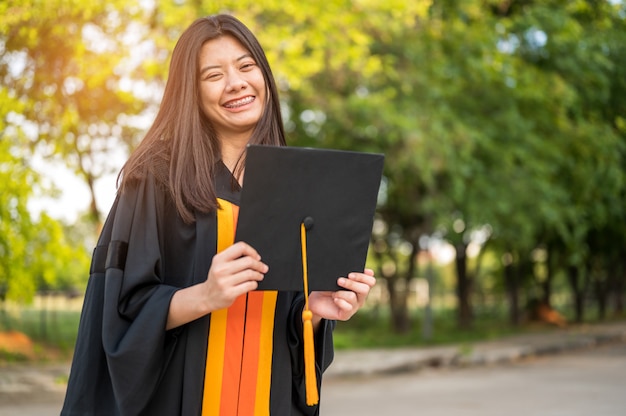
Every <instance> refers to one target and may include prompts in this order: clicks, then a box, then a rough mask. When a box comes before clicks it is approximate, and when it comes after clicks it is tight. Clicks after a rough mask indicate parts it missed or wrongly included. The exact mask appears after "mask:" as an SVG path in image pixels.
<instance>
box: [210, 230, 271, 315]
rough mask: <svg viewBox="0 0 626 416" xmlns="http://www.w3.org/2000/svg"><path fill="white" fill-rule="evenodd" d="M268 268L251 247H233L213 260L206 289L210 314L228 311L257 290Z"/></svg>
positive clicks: (236, 244) (242, 243)
mask: <svg viewBox="0 0 626 416" xmlns="http://www.w3.org/2000/svg"><path fill="white" fill-rule="evenodd" d="M268 269H269V267H268V266H267V265H266V264H265V263H263V262H262V261H261V256H260V255H259V253H257V251H256V250H255V249H254V248H252V246H250V245H249V244H246V243H244V242H242V241H240V242H238V243H235V244H233V245H232V246H230V247H228V248H227V249H225V250H223V251H221V252H220V253H218V254H216V255H215V256H214V257H213V262H212V264H211V268H210V269H209V273H208V275H207V280H206V282H204V289H205V293H206V296H207V298H206V299H207V302H208V305H210V306H209V309H210V310H211V311H213V310H217V309H222V308H227V307H229V306H230V305H232V303H233V302H234V301H235V299H237V298H238V297H239V296H241V295H243V294H244V293H248V292H250V291H251V290H255V289H256V288H257V286H258V282H259V281H261V280H263V277H264V276H265V273H267V271H268Z"/></svg>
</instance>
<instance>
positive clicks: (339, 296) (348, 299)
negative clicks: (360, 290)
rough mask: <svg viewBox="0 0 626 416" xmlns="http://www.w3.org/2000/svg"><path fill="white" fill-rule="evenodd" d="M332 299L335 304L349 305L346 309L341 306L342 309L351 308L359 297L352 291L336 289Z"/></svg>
mask: <svg viewBox="0 0 626 416" xmlns="http://www.w3.org/2000/svg"><path fill="white" fill-rule="evenodd" d="M333 300H334V301H335V304H337V305H338V306H339V305H344V306H345V305H349V306H347V309H346V307H343V308H342V309H346V310H352V308H354V306H356V305H358V301H359V298H358V296H357V294H356V293H354V292H352V291H348V290H338V291H337V292H335V293H334V294H333Z"/></svg>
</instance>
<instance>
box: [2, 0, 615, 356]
mask: <svg viewBox="0 0 626 416" xmlns="http://www.w3.org/2000/svg"><path fill="white" fill-rule="evenodd" d="M218 12H227V13H232V14H234V15H235V16H237V17H238V18H239V19H241V20H242V21H243V22H244V23H245V24H246V25H248V26H249V27H250V28H251V29H252V30H253V32H254V33H255V34H256V35H257V36H258V38H259V40H260V42H261V44H262V45H263V46H264V48H265V51H266V53H267V56H268V59H269V61H270V65H271V66H272V69H273V71H274V76H275V78H276V80H277V82H278V85H279V88H280V94H281V95H280V98H281V104H282V110H283V116H284V122H285V128H286V131H287V134H288V142H289V144H290V145H293V146H313V147H326V148H336V149H349V150H356V151H365V152H380V153H384V154H385V155H386V162H385V170H384V178H383V181H382V183H381V188H380V192H379V201H378V209H377V214H376V219H375V224H374V229H373V233H372V242H371V248H370V250H369V256H368V266H369V267H371V268H373V269H374V270H375V271H376V275H377V277H378V284H377V286H376V287H375V288H374V291H373V293H372V294H371V296H370V298H369V300H368V303H367V307H366V308H365V309H364V310H363V311H362V313H360V314H358V315H357V316H355V317H354V318H353V319H352V320H351V321H349V322H346V323H341V324H340V325H339V326H338V328H337V335H336V343H337V347H338V348H340V349H341V348H344V349H348V348H365V347H391V346H408V345H410V346H420V345H432V344H443V343H450V342H465V341H471V340H477V339H490V338H493V337H497V336H501V335H506V334H511V333H520V332H527V331H537V330H539V329H540V330H548V329H549V328H552V327H554V328H556V327H563V326H566V325H569V324H572V323H574V324H576V323H588V324H593V323H597V322H600V321H611V320H620V319H621V320H623V319H624V318H626V312H625V310H624V301H625V296H626V216H625V215H626V212H625V210H624V207H625V203H626V169H625V168H626V159H625V157H626V5H625V4H624V3H623V2H622V1H620V0H567V1H565V0H541V1H539V0H536V1H534V0H464V1H453V0H413V1H406V0H385V1H378V0H353V1H347V0H326V1H323V2H313V1H311V2H303V1H302V0H237V1H234V0H233V1H217V0H211V1H208V0H193V1H185V0H170V1H161V0H111V1H106V2H104V1H103V2H92V1H87V0H45V1H44V0H23V1H17V0H3V1H2V2H0V80H1V82H0V361H4V362H6V361H9V362H15V361H24V360H51V359H54V360H67V359H69V357H71V353H72V349H73V346H74V342H75V337H76V331H77V326H78V319H79V314H80V308H81V305H82V297H83V294H84V290H85V287H86V283H87V279H88V271H89V261H90V255H91V250H92V249H93V247H94V245H95V241H96V238H97V236H98V232H99V230H100V227H101V225H102V223H103V221H104V218H105V217H106V214H107V212H108V209H109V207H110V204H111V202H112V201H113V198H114V196H115V192H116V188H115V180H116V175H117V173H118V171H119V169H120V168H121V166H122V164H123V163H124V161H125V159H126V157H127V156H128V154H129V152H130V151H131V150H132V149H133V148H134V147H135V146H136V145H137V143H138V142H139V141H140V140H141V139H142V136H143V134H144V133H145V131H146V129H147V127H148V126H149V125H150V123H151V121H152V119H153V117H154V115H155V113H156V110H157V108H158V106H159V101H160V98H161V94H162V91H163V87H164V83H165V80H166V79H167V73H168V63H169V58H170V53H171V50H172V48H173V47H174V44H175V42H176V40H177V38H178V36H179V35H180V34H181V32H182V31H183V30H184V29H185V28H186V27H187V26H188V25H189V24H190V23H191V22H192V21H193V20H195V19H196V18H197V17H200V16H205V15H208V14H213V13H218Z"/></svg>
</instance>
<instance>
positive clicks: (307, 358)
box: [300, 223, 320, 406]
mask: <svg viewBox="0 0 626 416" xmlns="http://www.w3.org/2000/svg"><path fill="white" fill-rule="evenodd" d="M300 242H301V246H302V278H303V280H304V310H303V311H302V329H303V332H304V333H303V338H304V386H305V388H306V404H307V406H315V405H316V404H318V403H319V401H320V398H319V393H318V391H317V375H316V372H315V343H314V342H313V322H312V320H313V312H311V311H310V310H309V276H308V267H307V260H306V228H305V226H304V223H302V224H301V225H300Z"/></svg>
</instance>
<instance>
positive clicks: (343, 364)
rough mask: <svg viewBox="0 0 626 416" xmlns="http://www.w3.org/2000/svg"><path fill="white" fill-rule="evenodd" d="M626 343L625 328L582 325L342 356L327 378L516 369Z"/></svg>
mask: <svg viewBox="0 0 626 416" xmlns="http://www.w3.org/2000/svg"><path fill="white" fill-rule="evenodd" d="M624 342H626V322H620V323H613V324H596V325H580V326H575V327H570V328H567V329H554V330H551V331H546V332H542V333H533V334H525V335H519V336H512V337H508V338H503V339H499V340H495V341H486V342H477V343H471V344H463V345H452V346H441V347H425V348H398V349H368V350H339V351H336V352H335V360H334V362H333V364H332V365H331V366H330V368H328V370H326V372H325V373H324V378H325V379H328V378H342V377H343V378H347V377H360V376H370V375H377V374H394V373H402V372H409V371H417V370H421V369H425V368H460V367H470V366H488V365H498V364H506V363H511V362H515V361H519V360H523V359H529V358H532V357H540V356H548V355H556V354H561V353H565V352H569V351H574V350H580V349H584V348H594V347H599V346H602V345H606V344H612V343H624Z"/></svg>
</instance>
